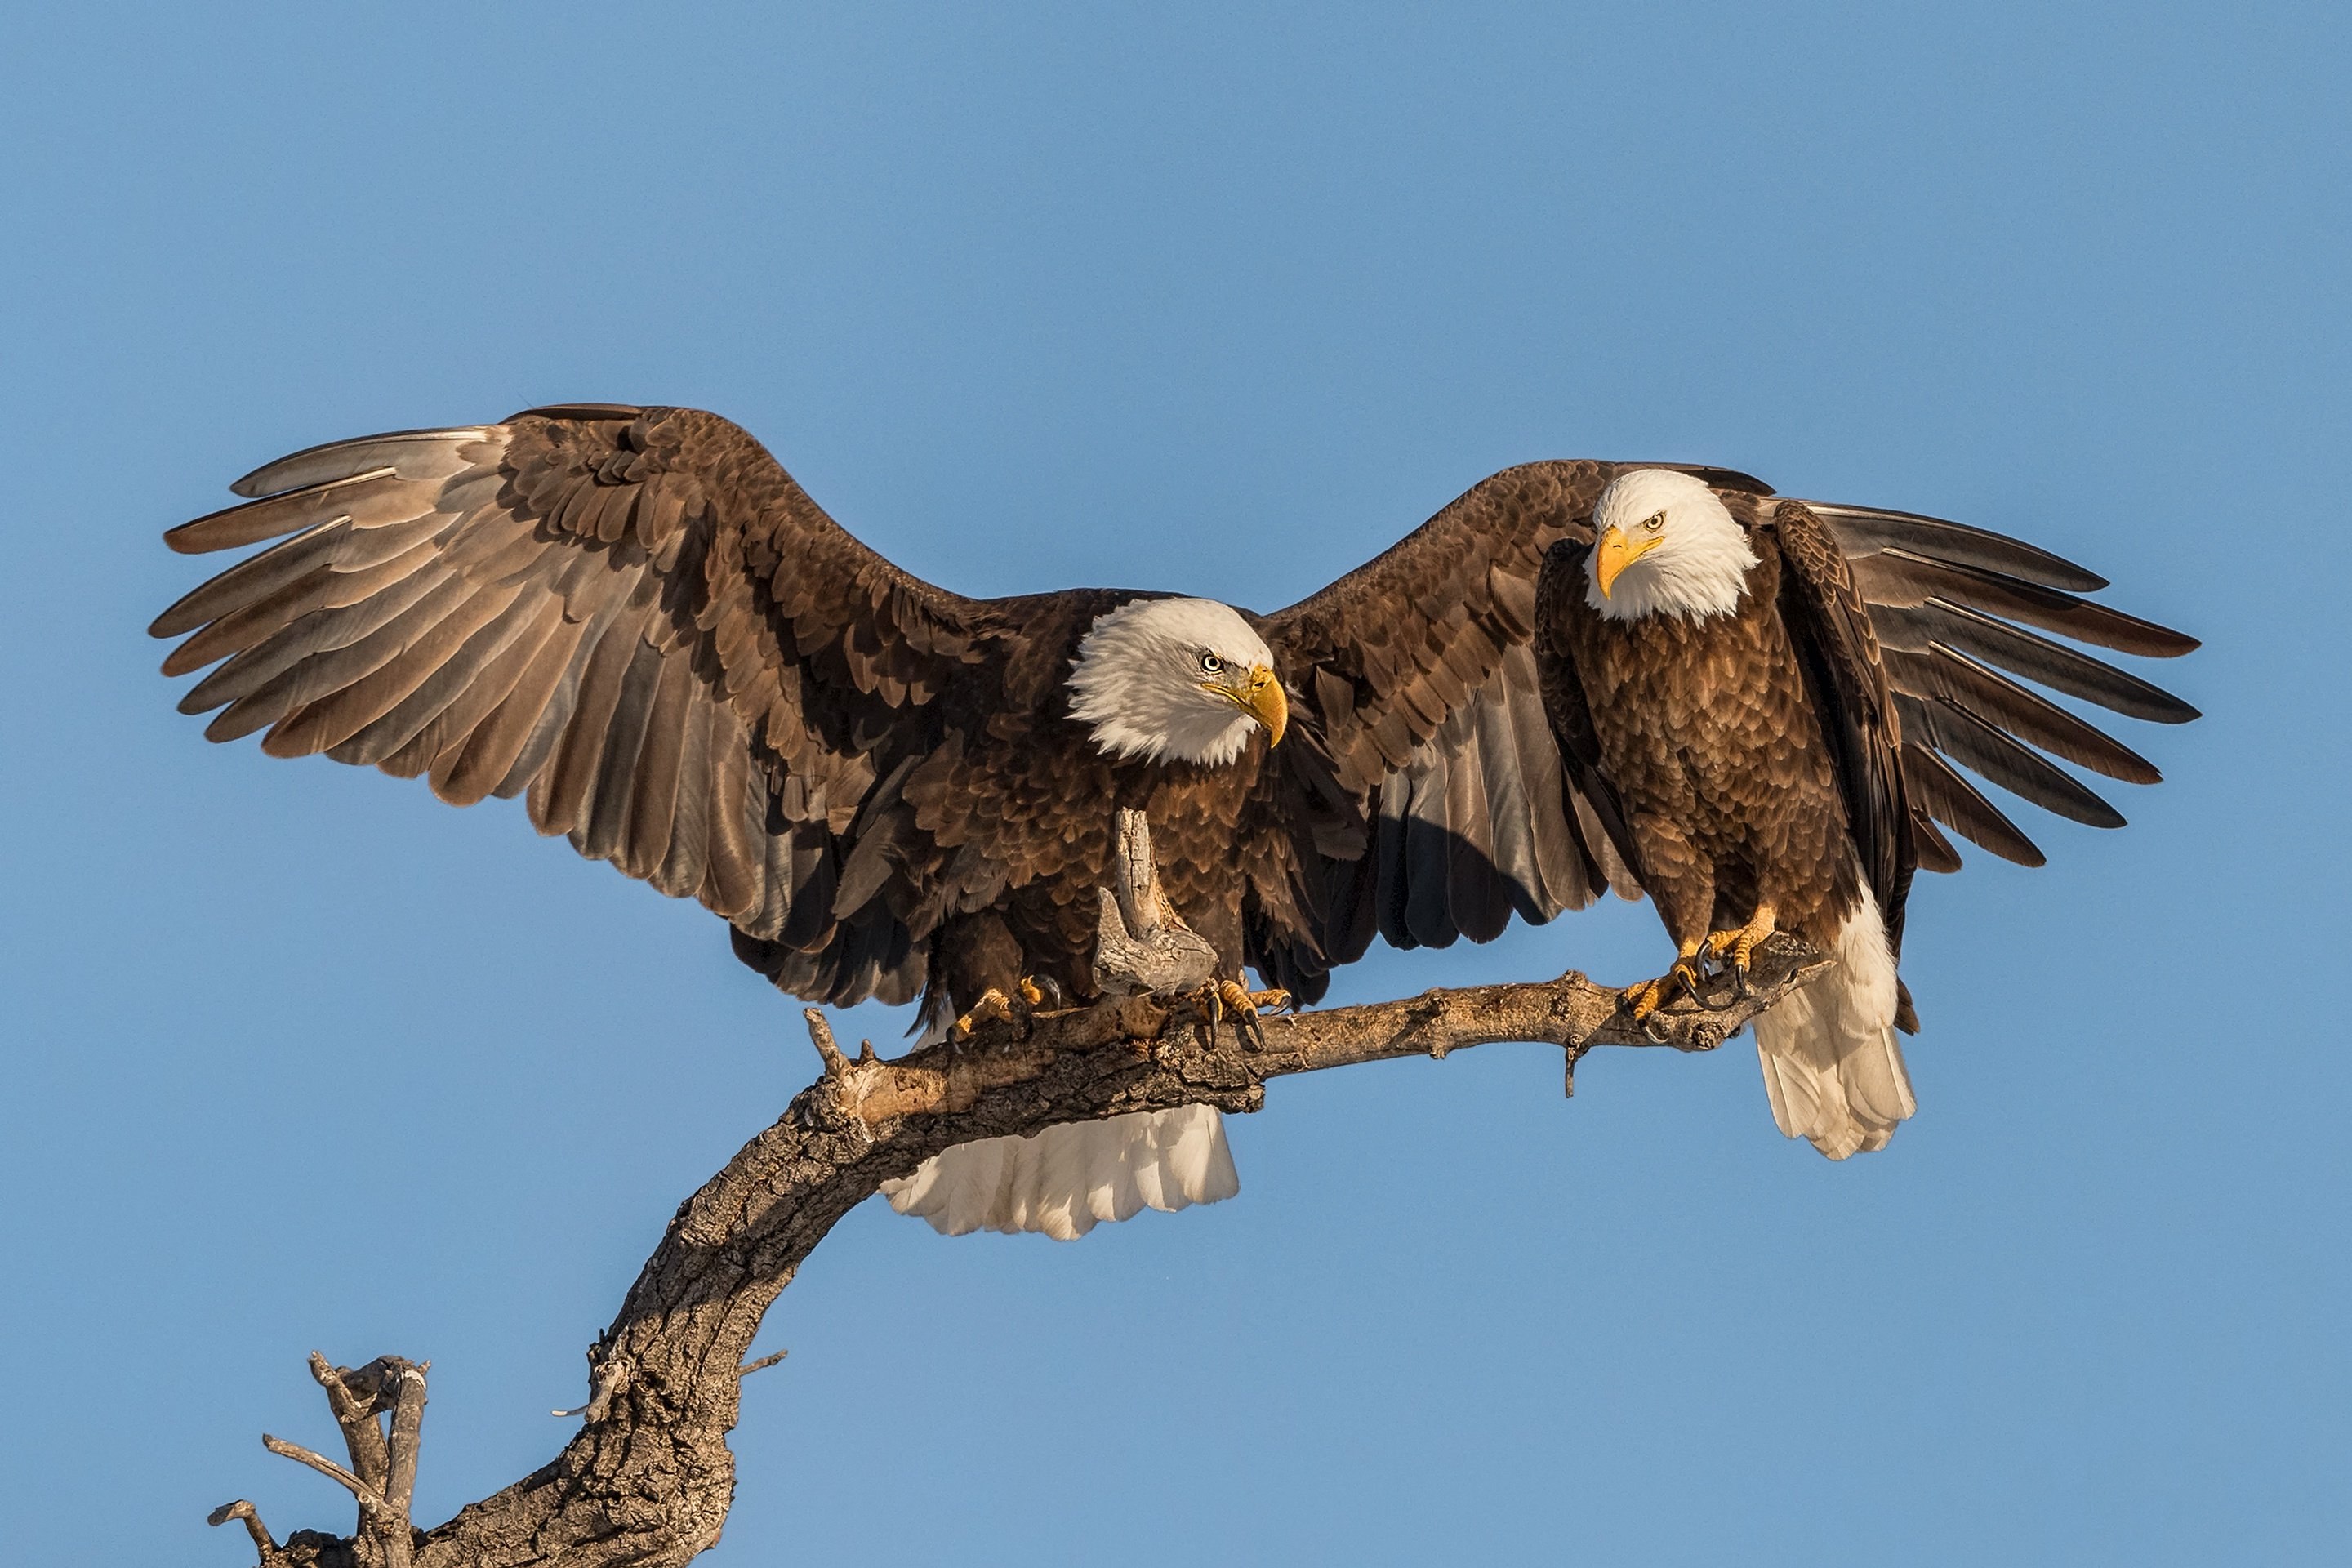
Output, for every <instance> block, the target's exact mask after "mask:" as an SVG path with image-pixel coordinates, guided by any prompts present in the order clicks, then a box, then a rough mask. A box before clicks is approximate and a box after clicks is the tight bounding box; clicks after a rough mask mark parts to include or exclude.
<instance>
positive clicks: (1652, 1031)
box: [1642, 1013, 1674, 1046]
mask: <svg viewBox="0 0 2352 1568" xmlns="http://www.w3.org/2000/svg"><path fill="white" fill-rule="evenodd" d="M1657 1022H1658V1015H1657V1014H1655V1013H1652V1014H1651V1015H1650V1016H1648V1017H1646V1018H1644V1019H1643V1020H1642V1037H1643V1039H1645V1040H1648V1041H1649V1042H1650V1043H1651V1044H1653V1045H1659V1046H1664V1045H1670V1044H1672V1043H1673V1041H1674V1037H1673V1036H1672V1035H1662V1034H1660V1033H1658V1031H1657V1028H1656V1025H1657Z"/></svg>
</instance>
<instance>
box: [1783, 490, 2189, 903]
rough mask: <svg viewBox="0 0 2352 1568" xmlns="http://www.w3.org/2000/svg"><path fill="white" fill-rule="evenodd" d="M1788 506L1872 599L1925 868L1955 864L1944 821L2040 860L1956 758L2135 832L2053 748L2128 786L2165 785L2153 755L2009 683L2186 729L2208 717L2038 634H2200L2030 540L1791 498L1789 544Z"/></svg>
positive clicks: (2012, 786) (2130, 643) (2081, 637)
mask: <svg viewBox="0 0 2352 1568" xmlns="http://www.w3.org/2000/svg"><path fill="white" fill-rule="evenodd" d="M1792 510H1795V511H1801V512H1802V513H1803V514H1806V515H1809V516H1810V517H1811V518H1812V519H1815V520H1818V523H1819V524H1821V525H1824V526H1825V527H1826V528H1827V530H1828V531H1830V532H1831V533H1832V535H1833V537H1834V539H1835V541H1836V543H1837V547H1838V551H1839V552H1840V553H1841V554H1842V555H1843V558H1844V562H1845V564H1846V567H1847V570H1848V571H1849V572H1850V573H1851V574H1852V579H1853V587H1854V590H1855V592H1856V593H1857V594H1858V595H1860V597H1861V599H1862V602H1863V603H1864V605H1866V606H1867V608H1868V611H1869V617H1870V626H1871V629H1872V633H1873V635H1874V637H1875V639H1876V642H1877V645H1878V648H1879V652H1880V657H1881V658H1882V659H1883V660H1884V664H1885V675H1886V680H1887V683H1888V685H1889V687H1890V689H1891V696H1892V700H1893V702H1894V708H1895V717H1896V719H1897V721H1898V725H1899V731H1900V735H1901V758H1902V774H1903V784H1904V788H1905V792H1906V795H1907V798H1908V801H1909V805H1910V816H1911V824H1912V827H1913V830H1914V834H1915V838H1916V845H1917V850H1918V860H1919V864H1920V865H1921V866H1924V867H1926V868H1927V869H1929V870H1935V871H1954V870H1958V868H1959V865H1960V858H1959V855H1958V851H1957V850H1955V849H1954V848H1953V847H1952V844H1951V841H1950V839H1948V837H1945V836H1944V834H1943V833H1942V832H1941V831H1940V829H1939V827H1938V825H1939V824H1940V825H1942V826H1945V827H1949V828H1951V829H1953V830H1954V831H1955V832H1957V833H1958V834H1959V835H1960V836H1961V837H1964V838H1967V839H1968V840H1969V841H1970V842H1971V843H1974V844H1976V845H1978V846H1979V847H1982V848H1985V849H1988V850H1990V851H1991V852H1992V853H1993V854H1996V855H1999V856H2000V857H2001V858H2004V859H2008V860H2014V861H2016V862H2017V863H2019V864H2020V865H2024V866H2039V865H2041V864H2042V860H2043V856H2042V851H2041V849H2040V848H2038V847H2036V846H2035V845H2034V843H2033V841H2032V839H2031V838H2029V837H2026V836H2025V834H2024V833H2023V832H2022V831H2021V829H2020V828H2019V827H2018V826H2017V825H2016V824H2015V823H2013V822H2011V820H2010V819H2009V817H2008V816H2005V815H2004V814H2003V813H2002V812H2001V811H2000V808H1999V807H1997V806H1996V805H1993V804H1992V802H1990V800H1988V799H1986V798H1985V796H1984V795H1983V794H1982V793H1981V792H1979V790H1978V789H1977V788H1976V787H1975V786H1974V785H1972V784H1969V782H1968V781H1967V780H1966V779H1965V778H1963V777H1962V776H1961V775H1960V773H1959V772H1958V769H1956V768H1955V767H1954V766H1953V764H1954V763H1958V764H1959V765H1960V766H1961V767H1965V768H1967V769H1969V771H1970V772H1972V773H1976V774H1978V775H1979V777H1982V778H1985V779H1988V780H1990V781H1991V782H1992V783H1994V784H1999V785H2000V786H2001V787H2002V788H2004V789H2007V790H2010V791H2011V792H2013V793H2014V794H2016V795H2021V796H2023V797H2024V798H2025V799H2027V800H2029V801H2032V803H2033V804H2034V805H2039V806H2042V807H2043V808H2045V809H2047V810H2050V811H2053V812H2056V813H2057V814H2058V815H2059V816H2065V817H2070V818H2072V819H2074V821H2076V822H2083V823H2088V824H2090V825H2091V826H2095V827H2120V826H2123V823H2124V818H2123V816H2122V815H2121V814H2120V813H2118V812H2117V811H2116V809H2115V807H2113V806H2112V805H2108V804H2107V803H2106V802H2105V800H2103V799H2101V798H2100V797H2099V796H2098V795H2095V794H2094V793H2093V792H2092V791H2091V790H2090V789H2089V788H2087V787H2085V786H2084V784H2082V783H2081V782H2080V781H2079V780H2077V779H2075V778H2074V776H2073V775H2072V774H2071V773H2066V772H2065V771H2064V770H2063V769H2061V768H2059V767H2058V766H2057V765H2056V764H2055V763H2053V762H2052V761H2051V760H2050V757H2051V756H2056V757H2060V758H2063V759H2064V760H2065V761H2067V762H2071V763H2076V764H2078V765H2080V766H2082V767H2084V768H2088V769H2090V770H2091V771H2092V772H2094V773H2102V774H2105V776H2107V777H2109V778H2114V779H2122V780H2125V781H2126V782H2128V783H2132V784H2155V783H2157V782H2158V780H2159V779H2160V778H2161V777H2162V775H2161V774H2160V773H2158V771H2157V769H2156V766H2155V764H2154V763H2150V762H2148V760H2147V758H2145V757H2143V756H2141V755H2139V753H2137V752H2134V751H2133V750H2131V749H2130V748H2129V747H2127V746H2126V745H2124V744H2123V743H2122V742H2118V741H2116V739H2115V738H2114V737H2112V736H2110V735H2108V734H2106V733H2105V732H2104V731H2101V730H2099V729H2097V728H2096V727H2095V726H2094V725H2092V724H2090V723H2089V722H2087V721H2084V720H2083V719H2082V718H2080V717H2078V716H2077V715H2075V714H2074V712H2072V711H2070V710H2067V709H2064V708H2062V707H2060V706H2059V705H2058V704H2057V703H2055V702H2053V701H2051V700H2049V699H2048V698H2046V697H2043V696H2042V695H2041V694H2039V693H2038V692H2036V691H2034V690H2032V689H2030V688H2028V687H2026V686H2023V685H2021V684H2020V683H2019V682H2018V681H2016V680H2013V679H2010V677H2011V676H2021V677H2023V678H2024V679H2027V680H2031V681H2033V682H2035V683H2037V684H2039V685H2042V686H2046V687H2048V688H2050V689H2053V690H2054V691H2059V692H2063V693H2064V694H2066V695H2067V696H2070V697H2074V698H2078V699H2080V700H2084V701H2086V702H2090V703H2094V704H2095V705H2097V706H2098V707H2101V708H2105V709H2106V710H2109V711H2111V712H2115V713H2119V714H2123V715H2125V716H2126V717H2129V718H2135V719H2147V720H2152V721H2155V722H2158V723H2162V724H2178V723H2182V722H2185V721H2188V720H2190V719H2194V718H2196V717H2197V710H2195V709H2194V708H2191V707H2190V706H2189V704H2188V703H2186V702H2183V701H2181V700H2179V698H2177V697H2175V696H2173V695H2172V694H2170V693H2169V692H2167V691H2164V690H2162V689H2159V688H2158V687H2156V686H2153V685H2151V684H2149V683H2148V682H2147V681H2146V680H2143V679H2140V678H2138V677H2137V676H2135V675H2131V674H2127V673H2126V672H2125V671H2123V670H2120V669H2117V668H2115V667H2114V666H2112V665H2109V664H2107V663H2105V662H2104V661H2102V660H2100V659H2096V658H2092V657H2090V656H2089V655H2087V654H2085V653H2083V652H2082V651H2080V650H2079V649H2078V648H2075V647H2069V646H2067V644H2066V643H2063V642H2060V641H2057V640H2055V639H2053V637H2048V636H2044V635H2042V634H2044V633H2056V634H2058V635H2059V636H2060V637H2066V638H2069V639H2072V640H2073V641H2074V642H2079V643H2088V644H2091V645H2093V646H2095V647H2104V648H2113V649H2116V650H2117V651H2119V652H2124V653H2131V654H2138V655H2141V656H2144V657H2147V658H2176V657H2178V656H2179V655H2181V654H2184V653H2187V652H2189V650H2190V649H2192V648H2194V647H2197V639H2195V638H2194V637H2186V636H2183V635H2182V634H2181V633H2179V632H2176V631H2172V630H2169V629H2168V628H2166V627H2164V626H2157V625H2154V624H2153V623H2151V622H2148V621H2144V620H2140V619H2138V618H2137V617H2136V616H2127V615H2125V614H2124V613H2123V612H2121V611H2119V610H2115V609H2111V608H2109V607H2108V606H2106V605H2100V604H2095V603H2093V602H2092V601H2090V600H2088V599H2085V598H2084V597H2082V596H2081V595H2084V594H2089V593H2095V592H2096V591H2097V590H2099V589H2101V588H2104V587H2105V586H2106V580H2105V578H2103V577H2100V576H2098V575H2096V574H2094V573H2091V572H2088V571H2085V570H2084V568H2082V567H2080V566H2077V565H2075V564H2074V563H2072V562H2070V561H2065V560H2062V559H2060V558H2059V557H2058V556H2055V555H2053V554H2051V553H2050V552H2048V551H2045V550H2042V549H2038V548H2036V547H2035V546H2033V545H2031V544H2027V543H2024V542H2021V541H2019V540H2015V539H2011V538H2008V537H2006V536H2004V535H2001V534H1998V533H1991V532H1988V531H1984V530H1982V529H1977V528H1969V527H1967V526H1965V525H1964V524H1960V523H1956V522H1947V521H1943V520H1941V519H1938V518H1931V517H1921V516H1918V515H1916V513H1911V512H1899V511H1886V510H1878V509H1875V508H1870V507H1857V506H1847V505H1840V504H1833V503H1830V502H1824V501H1806V502H1804V503H1802V506H1801V508H1795V509H1792V508H1791V507H1790V505H1789V504H1788V503H1785V502H1784V503H1782V505H1781V507H1780V514H1779V515H1780V527H1781V531H1782V537H1783V540H1784V542H1785V541H1786V539H1787V538H1788V521H1787V520H1788V519H1789V517H1790V515H1791V512H1792ZM2002 671H2007V672H2008V674H2003V673H2002ZM2045 752H2047V753H2049V755H2044V754H2043V753H2045Z"/></svg>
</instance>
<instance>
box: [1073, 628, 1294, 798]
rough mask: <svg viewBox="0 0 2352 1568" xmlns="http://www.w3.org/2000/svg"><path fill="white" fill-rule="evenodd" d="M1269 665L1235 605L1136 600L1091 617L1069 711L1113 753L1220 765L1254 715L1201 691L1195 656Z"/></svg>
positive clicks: (1242, 665)
mask: <svg viewBox="0 0 2352 1568" xmlns="http://www.w3.org/2000/svg"><path fill="white" fill-rule="evenodd" d="M1203 654H1212V655H1214V656H1215V657H1216V658H1219V659H1220V660H1222V661H1223V663H1224V664H1226V665H1228V666H1230V667H1232V668H1239V669H1247V668H1250V667H1251V666H1253V665H1263V666H1265V668H1268V669H1271V668H1274V651H1273V650H1272V649H1271V648H1269V647H1266V646H1265V638H1263V637H1259V636H1258V635H1257V633H1256V632H1255V631H1253V630H1251V629H1250V624H1249V623H1248V622H1247V621H1245V620H1244V619H1242V617H1241V614H1240V612H1239V611H1237V610H1235V609H1234V607H1233V606H1232V605H1220V604H1218V603H1217V602H1216V601H1215V600H1213V599H1138V600H1136V601H1134V602H1133V603H1132V604H1127V605H1120V606H1119V607H1118V609H1115V610H1111V611H1109V612H1108V613H1106V614H1105V615H1103V616H1099V617H1098V618H1097V620H1096V621H1095V624H1094V626H1092V627H1090V628H1089V629H1088V630H1087V635H1086V637H1085V638H1084V640H1082V641H1081V642H1080V643H1079V644H1078V657H1077V659H1076V663H1075V664H1074V665H1073V666H1072V668H1071V671H1070V693H1071V699H1070V716H1071V717H1072V718H1074V719H1076V720H1078V721H1080V722H1082V723H1086V724H1091V725H1092V726H1094V730H1093V739H1094V742H1095V745H1096V746H1097V748H1099V749H1100V750H1102V751H1105V752H1110V753H1111V754H1112V755H1113V756H1118V757H1141V758H1143V759H1144V760H1145V761H1147V762H1163V761H1172V762H1181V763H1210V764H1212V765H1213V766H1222V765H1223V764H1224V763H1230V762H1232V761H1233V760H1234V758H1235V757H1237V756H1240V755H1241V752H1242V743H1243V742H1244V741H1247V740H1248V739H1249V732H1250V731H1251V730H1252V729H1254V728H1255V727H1256V724H1257V721H1256V720H1255V718H1253V717H1251V716H1250V715H1249V714H1247V713H1245V712H1244V711H1242V710H1240V709H1238V708H1236V707H1234V705H1233V703H1231V702H1229V701H1227V700H1225V699H1223V698H1222V697H1218V696H1214V695H1213V694H1211V693H1209V692H1206V691H1203V690H1202V689H1201V683H1202V668H1201V657H1202V655H1203Z"/></svg>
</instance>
